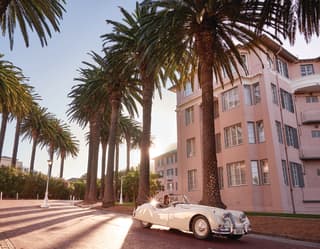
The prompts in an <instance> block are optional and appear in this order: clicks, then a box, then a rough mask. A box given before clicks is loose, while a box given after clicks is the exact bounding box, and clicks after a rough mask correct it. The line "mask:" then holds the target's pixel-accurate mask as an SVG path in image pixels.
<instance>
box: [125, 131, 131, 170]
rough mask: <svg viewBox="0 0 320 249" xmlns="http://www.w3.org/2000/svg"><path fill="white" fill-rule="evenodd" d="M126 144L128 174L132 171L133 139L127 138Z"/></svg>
mask: <svg viewBox="0 0 320 249" xmlns="http://www.w3.org/2000/svg"><path fill="white" fill-rule="evenodd" d="M126 144H127V168H126V173H128V172H129V169H130V150H131V137H130V136H126Z"/></svg>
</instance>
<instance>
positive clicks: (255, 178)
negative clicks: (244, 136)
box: [251, 161, 260, 185]
mask: <svg viewBox="0 0 320 249" xmlns="http://www.w3.org/2000/svg"><path fill="white" fill-rule="evenodd" d="M251 176H252V184H253V185H260V177H259V165H258V161H251Z"/></svg>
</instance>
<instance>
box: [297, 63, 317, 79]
mask: <svg viewBox="0 0 320 249" xmlns="http://www.w3.org/2000/svg"><path fill="white" fill-rule="evenodd" d="M300 71H301V76H307V75H312V74H314V70H313V65H312V64H304V65H300Z"/></svg>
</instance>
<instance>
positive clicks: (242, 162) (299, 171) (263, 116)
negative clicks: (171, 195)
mask: <svg viewBox="0 0 320 249" xmlns="http://www.w3.org/2000/svg"><path fill="white" fill-rule="evenodd" d="M239 50H240V52H241V56H242V59H243V60H244V62H245V64H246V66H247V69H248V71H249V75H247V76H245V75H244V74H243V76H242V77H241V78H242V83H241V82H240V79H236V81H235V82H234V83H233V84H231V83H230V82H228V79H227V78H226V76H225V85H224V88H222V87H221V86H220V85H219V84H217V83H216V82H214V83H213V85H214V96H215V101H214V103H212V104H213V105H214V111H215V132H216V150H217V157H218V166H219V167H218V173H219V183H220V188H221V195H222V199H223V202H224V203H225V204H226V205H227V206H228V208H231V209H232V208H234V209H242V210H248V211H267V212H270V211H271V212H292V211H293V210H294V209H295V210H296V212H301V213H320V57H318V58H313V59H303V60H301V59H298V58H297V57H295V56H294V55H292V54H291V53H290V52H288V51H287V50H285V49H284V48H283V47H281V46H280V45H279V44H277V43H275V42H273V41H272V40H270V39H267V38H266V40H265V50H266V54H265V53H263V52H261V51H257V53H259V56H260V58H261V59H262V62H263V65H264V66H262V65H261V63H260V61H259V59H258V57H257V56H256V55H255V53H253V52H252V51H249V50H248V49H247V48H246V47H242V46H241V47H240V46H239ZM173 90H174V91H177V109H176V113H177V127H178V128H177V129H178V130H177V136H178V141H177V145H178V146H177V148H178V149H177V155H178V158H177V159H178V165H177V166H176V165H175V166H174V167H177V168H178V172H179V175H178V178H179V180H178V181H177V183H176V184H177V186H178V187H177V189H179V191H180V192H181V193H184V194H187V195H188V196H189V197H190V199H191V200H192V201H196V202H198V201H200V200H201V198H202V196H201V194H202V188H203V186H202V176H203V174H204V173H205V172H202V167H201V165H202V127H201V123H202V116H203V113H202V106H201V89H200V87H199V84H198V82H197V81H196V82H195V84H194V85H193V86H192V85H191V83H187V84H186V86H185V88H184V89H182V90H177V89H173ZM174 153H176V152H175V151H174ZM165 158H166V155H162V156H161V157H160V156H159V157H158V158H156V160H158V162H157V163H156V167H157V169H158V171H159V172H161V174H163V180H164V185H165V187H166V188H165V190H166V191H167V189H168V188H167V185H168V184H169V183H171V182H170V181H168V178H167V174H166V173H167V170H169V169H170V170H171V168H173V167H171V164H167V163H166V162H167V161H166V159H165ZM161 167H162V168H161ZM174 175H175V174H174ZM170 177H171V174H170ZM175 177H176V175H175ZM169 179H170V178H169ZM174 181H176V180H174ZM170 186H171V185H170ZM173 189H174V190H176V189H175V187H174V185H173Z"/></svg>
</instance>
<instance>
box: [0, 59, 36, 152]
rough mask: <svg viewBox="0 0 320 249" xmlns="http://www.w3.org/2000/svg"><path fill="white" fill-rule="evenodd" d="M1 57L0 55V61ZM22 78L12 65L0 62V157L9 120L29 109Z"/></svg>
mask: <svg viewBox="0 0 320 249" xmlns="http://www.w3.org/2000/svg"><path fill="white" fill-rule="evenodd" d="M2 57H3V55H1V54H0V59H1V58H2ZM24 79H25V78H24V76H23V74H22V72H21V70H20V69H19V68H17V67H15V66H14V65H13V64H12V63H10V62H8V61H4V60H0V88H1V92H0V111H1V113H2V120H1V131H0V157H1V156H2V149H3V144H4V139H5V133H6V127H7V123H8V120H9V119H12V118H13V116H14V115H15V114H17V115H18V114H19V113H21V112H25V111H26V108H27V107H28V108H29V107H30V104H31V100H32V98H31V95H30V94H29V92H28V90H27V89H28V88H29V87H28V86H27V85H25V84H22V81H23V80H24Z"/></svg>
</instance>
